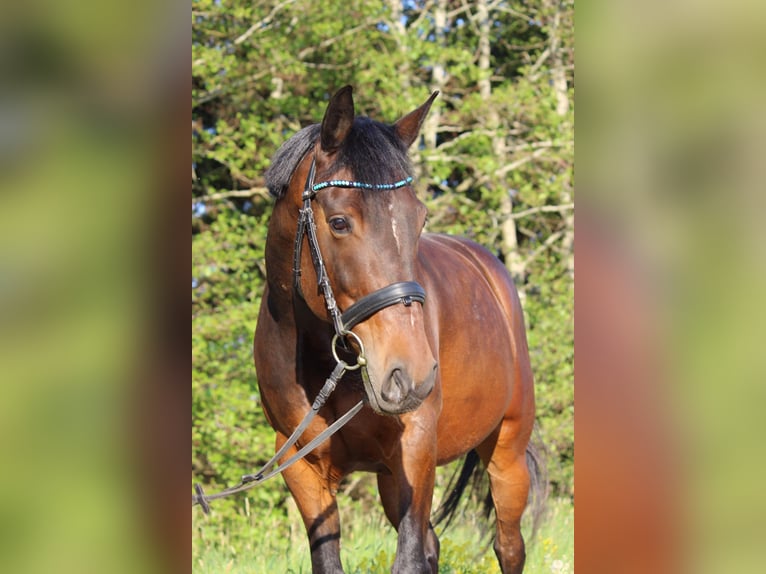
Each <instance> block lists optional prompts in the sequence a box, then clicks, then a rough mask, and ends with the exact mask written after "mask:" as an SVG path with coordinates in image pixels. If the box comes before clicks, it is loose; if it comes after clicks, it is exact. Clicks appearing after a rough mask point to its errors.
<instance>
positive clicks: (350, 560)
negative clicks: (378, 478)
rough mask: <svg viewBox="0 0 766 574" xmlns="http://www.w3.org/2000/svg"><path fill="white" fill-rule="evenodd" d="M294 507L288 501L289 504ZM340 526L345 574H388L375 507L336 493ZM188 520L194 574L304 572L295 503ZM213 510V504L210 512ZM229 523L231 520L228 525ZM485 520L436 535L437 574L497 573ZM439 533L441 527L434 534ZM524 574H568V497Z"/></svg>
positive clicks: (384, 531) (553, 504)
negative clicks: (233, 516) (282, 508)
mask: <svg viewBox="0 0 766 574" xmlns="http://www.w3.org/2000/svg"><path fill="white" fill-rule="evenodd" d="M291 504H292V502H291ZM339 505H340V508H341V521H342V539H341V557H342V560H343V565H344V568H345V570H346V572H347V573H348V574H352V573H358V574H368V573H372V574H375V573H381V574H383V573H388V572H390V570H391V565H392V563H393V560H394V553H395V551H396V533H395V531H394V530H393V528H392V527H391V526H390V525H389V524H388V522H387V521H386V519H385V517H384V516H383V511H382V509H381V508H380V506H373V505H372V504H370V503H369V502H365V503H364V504H360V503H359V501H354V500H351V499H348V498H345V497H340V496H339ZM197 510H198V509H195V512H194V518H193V529H194V532H193V536H194V540H193V545H192V555H193V556H192V557H193V572H194V573H195V574H213V573H215V574H219V573H233V574H239V573H242V574H244V573H248V574H252V573H253V572H256V573H261V572H263V573H282V572H284V573H294V574H310V572H311V561H310V559H309V551H308V543H307V541H306V535H305V532H304V529H303V525H302V523H301V521H300V518H299V516H298V513H297V510H296V509H295V507H294V506H291V507H290V508H289V509H288V512H287V516H285V515H284V513H282V514H281V515H279V514H275V513H268V512H258V511H256V510H255V509H252V508H250V507H249V505H247V504H245V507H244V508H242V509H240V510H239V511H238V514H239V518H241V520H237V521H235V522H234V523H233V524H234V526H229V527H224V526H221V523H220V521H216V518H215V514H214V515H213V516H211V517H206V516H204V515H203V514H202V513H201V512H198V511H197ZM213 512H214V513H215V507H214V508H213ZM230 524H231V523H230ZM486 528H487V523H486V522H485V521H483V520H482V519H481V518H480V517H479V516H478V515H477V514H475V513H472V512H469V511H466V512H464V514H463V515H462V516H460V517H456V519H455V521H454V522H453V524H452V525H451V526H450V528H449V530H447V531H446V532H445V533H440V535H439V539H440V541H441V558H440V561H439V571H440V573H447V574H489V573H498V574H499V572H500V569H499V568H498V565H497V562H496V560H495V555H494V552H493V551H492V548H491V538H490V537H489V536H483V535H482V531H483V530H484V531H486ZM437 532H439V529H437ZM525 572H526V573H529V574H534V573H538V572H540V573H557V574H558V573H561V574H564V573H571V572H574V507H573V505H572V503H571V502H570V501H568V500H551V501H549V502H548V508H547V512H546V516H545V518H544V519H543V522H542V524H541V526H540V529H539V531H538V532H537V536H536V537H535V539H534V540H533V541H531V543H530V542H528V543H527V566H526V568H525Z"/></svg>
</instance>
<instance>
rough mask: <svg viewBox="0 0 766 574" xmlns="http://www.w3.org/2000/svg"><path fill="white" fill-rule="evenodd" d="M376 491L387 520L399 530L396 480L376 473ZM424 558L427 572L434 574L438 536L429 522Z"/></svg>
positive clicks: (436, 563) (437, 565) (437, 555)
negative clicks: (428, 567) (427, 566)
mask: <svg viewBox="0 0 766 574" xmlns="http://www.w3.org/2000/svg"><path fill="white" fill-rule="evenodd" d="M378 492H379V493H380V500H381V502H382V503H383V509H384V510H385V512H386V518H388V521H389V522H390V523H391V524H392V525H393V527H394V528H396V530H397V532H398V531H399V523H400V515H399V512H400V506H401V500H400V495H399V486H398V481H397V480H396V479H395V478H394V476H392V475H390V474H379V475H378ZM424 552H425V559H426V562H427V563H428V565H429V566H430V568H431V569H430V570H429V572H432V573H433V574H436V573H437V572H438V571H439V538H438V537H437V536H436V532H434V529H433V527H432V526H431V523H430V522H429V523H428V532H427V534H426V537H425V541H424Z"/></svg>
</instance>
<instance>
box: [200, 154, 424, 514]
mask: <svg viewBox="0 0 766 574" xmlns="http://www.w3.org/2000/svg"><path fill="white" fill-rule="evenodd" d="M315 172H316V156H315V157H314V158H312V160H311V167H310V168H309V173H308V176H307V177H306V183H305V185H304V188H303V194H302V196H301V199H302V200H303V207H302V208H301V209H300V210H299V216H298V228H297V232H296V235H295V247H294V249H293V289H294V291H295V293H296V294H298V295H299V296H300V297H301V298H304V297H303V289H302V288H301V255H302V249H303V241H304V238H306V240H307V243H308V247H309V252H310V253H311V261H312V263H313V266H314V272H315V274H316V278H317V290H318V292H319V293H321V294H322V296H323V298H324V301H325V307H326V308H327V313H328V314H329V316H330V319H331V321H332V325H333V328H334V330H335V335H334V336H333V338H332V343H331V347H332V354H333V357H334V358H335V361H336V365H335V368H334V369H333V371H332V373H331V374H330V376H329V377H328V378H327V380H326V381H325V383H324V386H323V387H322V389H321V390H320V391H319V393H318V394H317V396H316V398H315V399H314V402H313V404H312V405H311V409H310V410H309V411H308V413H306V416H305V417H304V418H303V420H302V421H301V423H300V424H299V425H298V427H296V429H295V430H294V431H293V433H292V434H291V435H290V437H289V438H288V439H287V441H286V442H285V443H284V444H283V445H282V447H281V448H280V449H279V450H278V451H277V452H276V453H275V454H274V456H272V457H271V458H270V459H269V461H268V462H267V463H266V464H264V465H263V466H262V467H261V469H260V470H259V471H258V472H255V473H253V474H246V475H244V476H243V477H242V479H241V480H240V482H239V484H237V485H235V486H232V487H230V488H227V489H225V490H222V491H221V492H217V493H215V494H209V495H206V494H205V493H204V492H203V490H202V486H201V485H200V484H199V483H197V484H195V485H194V489H195V491H196V494H195V495H193V496H192V506H195V505H197V504H199V505H200V506H201V507H202V510H203V511H204V512H205V514H208V513H209V512H210V505H209V501H211V500H216V499H218V498H224V497H226V496H229V495H232V494H236V493H237V492H242V491H244V490H247V489H249V488H252V487H253V486H255V485H256V484H259V483H261V482H263V481H265V480H266V479H268V478H271V477H272V476H274V475H276V474H279V473H280V472H282V471H283V470H285V469H286V468H288V467H289V466H291V465H292V464H294V463H295V462H297V461H299V460H300V459H301V458H303V457H304V456H306V455H307V454H308V453H309V452H311V451H312V450H314V449H315V448H316V447H317V446H319V445H320V444H321V443H323V442H324V441H325V440H327V439H328V438H330V436H332V435H333V434H334V433H336V432H337V431H338V430H340V428H341V427H342V426H343V425H345V424H346V423H347V422H348V421H349V420H351V419H352V418H353V416H354V415H355V414H356V413H358V412H359V411H360V410H361V408H362V406H363V405H364V401H359V402H358V403H357V404H356V405H354V406H353V407H352V408H351V409H350V410H349V411H348V412H347V413H346V414H344V415H343V416H342V417H340V418H338V419H337V420H336V421H335V422H333V424H331V425H330V426H329V427H327V428H326V429H325V430H324V431H322V432H321V433H320V434H319V435H317V436H316V437H315V438H314V439H313V440H311V441H310V442H309V443H308V444H306V445H305V446H303V447H302V448H301V449H300V450H299V451H298V452H296V453H295V454H294V455H293V456H291V457H290V458H289V459H287V460H286V461H285V462H284V463H282V464H281V465H278V466H277V467H276V468H272V467H273V466H274V464H275V463H277V461H278V460H279V459H280V458H281V457H282V456H283V455H284V454H285V452H287V450H288V449H289V448H290V447H292V446H293V445H294V444H295V443H296V442H297V441H298V439H299V438H300V437H301V435H302V434H303V431H305V430H306V427H308V425H309V423H310V422H311V421H312V419H313V418H314V416H316V414H317V413H318V412H319V410H320V409H321V408H322V406H324V404H325V402H327V399H328V398H329V397H330V394H332V392H333V391H334V390H335V387H336V385H337V384H338V382H339V381H340V379H341V377H343V375H344V374H345V372H346V371H354V370H356V369H361V373H362V377H363V378H365V379H367V378H368V375H367V367H366V365H367V359H366V357H365V354H364V344H363V343H362V340H361V339H360V338H359V336H358V335H356V334H355V333H353V332H352V331H351V329H352V328H354V327H355V326H356V325H358V324H359V323H361V322H362V321H364V320H366V319H369V318H370V317H371V316H372V315H374V314H375V313H377V312H378V311H380V310H382V309H385V308H386V307H391V306H392V305H396V304H399V303H402V304H403V305H405V306H407V307H409V306H410V305H412V302H413V301H417V302H419V303H420V304H421V305H422V304H424V303H425V300H426V292H425V290H424V289H423V287H421V286H420V284H419V283H417V282H415V281H401V282H397V283H392V284H391V285H388V286H387V287H383V288H381V289H378V290H377V291H373V292H372V293H369V294H368V295H365V296H364V297H362V298H361V299H359V300H358V301H356V302H355V303H354V304H353V305H351V306H350V307H349V308H348V309H346V310H345V311H344V312H341V310H340V309H339V308H338V305H337V303H336V301H335V295H334V294H333V291H332V286H331V285H330V280H329V277H328V276H327V270H326V268H325V264H324V259H323V258H322V252H321V251H320V249H319V240H318V238H317V230H316V222H315V220H314V211H313V210H312V208H311V201H312V200H313V199H314V198H315V197H316V194H317V192H318V191H320V190H322V189H325V188H327V187H344V188H356V189H377V190H387V189H398V188H400V187H404V186H406V185H409V184H410V183H412V178H411V177H407V178H405V179H402V180H400V181H397V182H395V183H384V184H369V183H364V182H358V181H347V180H330V181H324V182H320V183H314V176H315ZM347 337H350V338H352V339H354V341H355V343H356V346H357V347H358V348H359V351H358V353H357V359H356V364H354V365H349V364H348V363H346V362H345V361H343V360H342V359H340V358H339V357H338V353H337V350H336V347H337V344H338V343H340V344H341V345H342V346H343V347H344V348H345V349H348V347H347V346H346V344H345V339H346V338H347Z"/></svg>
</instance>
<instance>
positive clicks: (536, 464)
mask: <svg viewBox="0 0 766 574" xmlns="http://www.w3.org/2000/svg"><path fill="white" fill-rule="evenodd" d="M525 455H526V460H527V468H528V470H529V498H528V501H527V513H528V514H529V515H530V519H531V526H532V533H531V535H530V537H529V538H530V539H534V537H535V535H536V533H537V530H538V528H539V526H540V524H541V523H542V519H543V517H544V514H545V510H546V508H547V500H548V492H549V489H548V469H547V464H546V448H545V444H544V443H543V441H542V439H541V437H540V432H539V427H538V426H537V423H535V426H534V429H533V432H532V437H531V438H530V440H529V443H528V444H527V448H526V453H525ZM479 462H480V459H479V454H478V453H477V452H476V450H471V451H469V452H468V454H466V456H465V459H464V460H463V465H462V467H460V469H459V470H455V472H454V473H453V474H452V477H450V480H449V483H448V485H447V490H446V492H447V493H449V494H447V496H446V498H444V499H443V500H442V502H441V504H440V505H439V508H437V510H436V511H435V513H434V517H433V521H432V523H433V526H439V525H442V524H443V530H446V529H447V528H448V527H449V525H450V523H451V522H452V519H453V518H454V517H455V514H456V512H457V509H458V505H459V503H460V498H461V497H462V496H463V493H464V492H465V490H466V488H467V487H468V486H469V485H471V489H470V490H471V492H474V491H475V490H476V489H477V488H480V485H486V488H487V494H486V496H485V497H484V501H483V504H482V509H483V511H484V516H485V517H486V518H489V517H490V515H491V514H492V511H493V510H494V506H493V504H492V493H491V492H490V491H489V484H488V483H489V481H488V480H486V478H487V475H486V473H485V472H484V469H483V468H482V465H480V464H479Z"/></svg>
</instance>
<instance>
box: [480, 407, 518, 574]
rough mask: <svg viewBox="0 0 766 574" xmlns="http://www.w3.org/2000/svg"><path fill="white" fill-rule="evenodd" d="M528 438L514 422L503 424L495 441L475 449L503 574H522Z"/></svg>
mask: <svg viewBox="0 0 766 574" xmlns="http://www.w3.org/2000/svg"><path fill="white" fill-rule="evenodd" d="M528 438H529V434H528V433H524V432H520V429H519V424H518V423H517V422H514V421H511V420H505V421H503V423H502V424H501V427H500V431H499V433H498V435H497V440H496V441H494V440H491V441H488V442H486V443H485V444H483V445H482V446H481V447H480V448H479V449H478V450H479V454H480V455H481V458H482V460H483V461H484V464H485V466H486V467H487V472H488V474H489V481H490V488H491V491H492V502H493V504H494V506H495V514H496V517H497V531H496V537H495V545H494V548H495V554H496V555H497V559H498V562H499V563H500V569H501V570H502V572H503V574H521V572H522V571H523V570H524V562H525V560H526V551H525V549H524V539H523V538H522V536H521V515H522V513H523V512H524V508H525V507H526V505H527V494H528V493H529V470H528V468H527V460H526V445H527V440H528Z"/></svg>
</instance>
